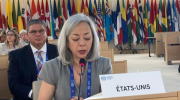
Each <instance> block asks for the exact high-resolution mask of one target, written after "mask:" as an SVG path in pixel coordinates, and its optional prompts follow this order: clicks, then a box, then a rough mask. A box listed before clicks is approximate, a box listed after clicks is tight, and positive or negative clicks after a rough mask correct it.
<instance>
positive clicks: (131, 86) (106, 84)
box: [99, 71, 165, 98]
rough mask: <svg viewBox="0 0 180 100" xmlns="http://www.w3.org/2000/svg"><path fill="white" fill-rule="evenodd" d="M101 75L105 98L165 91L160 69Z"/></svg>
mask: <svg viewBox="0 0 180 100" xmlns="http://www.w3.org/2000/svg"><path fill="white" fill-rule="evenodd" d="M99 77H100V83H101V89H102V95H103V97H104V98H109V97H122V96H134V95H145V94H157V93H165V89H164V84H163V81H162V77H161V72H160V71H154V72H139V73H126V74H108V75H100V76H99Z"/></svg>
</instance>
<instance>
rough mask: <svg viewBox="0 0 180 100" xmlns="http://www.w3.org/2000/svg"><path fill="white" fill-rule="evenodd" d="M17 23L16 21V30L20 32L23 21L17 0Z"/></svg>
mask: <svg viewBox="0 0 180 100" xmlns="http://www.w3.org/2000/svg"><path fill="white" fill-rule="evenodd" d="M17 19H18V20H17V23H18V32H20V31H21V30H22V29H23V21H22V18H21V10H20V4H19V0H18V13H17Z"/></svg>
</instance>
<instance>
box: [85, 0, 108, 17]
mask: <svg viewBox="0 0 180 100" xmlns="http://www.w3.org/2000/svg"><path fill="white" fill-rule="evenodd" d="M106 3H107V2H106ZM85 14H86V15H87V16H89V6H88V1H87V0H86V4H85Z"/></svg>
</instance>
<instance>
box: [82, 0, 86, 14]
mask: <svg viewBox="0 0 180 100" xmlns="http://www.w3.org/2000/svg"><path fill="white" fill-rule="evenodd" d="M84 9H85V8H84V0H82V3H81V13H85V11H84Z"/></svg>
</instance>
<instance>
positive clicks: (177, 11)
mask: <svg viewBox="0 0 180 100" xmlns="http://www.w3.org/2000/svg"><path fill="white" fill-rule="evenodd" d="M175 5H176V14H177V20H178V25H179V29H180V8H179V2H178V0H176V3H175ZM179 29H178V30H179Z"/></svg>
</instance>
